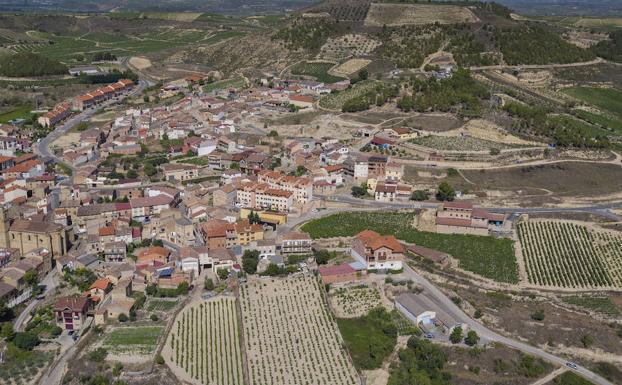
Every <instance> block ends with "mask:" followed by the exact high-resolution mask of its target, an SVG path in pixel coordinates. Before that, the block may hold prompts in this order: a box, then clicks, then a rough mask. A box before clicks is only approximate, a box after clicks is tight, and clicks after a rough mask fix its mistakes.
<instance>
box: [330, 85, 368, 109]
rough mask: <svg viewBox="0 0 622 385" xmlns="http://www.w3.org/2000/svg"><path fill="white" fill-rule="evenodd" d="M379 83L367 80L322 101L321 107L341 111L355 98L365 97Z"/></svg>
mask: <svg viewBox="0 0 622 385" xmlns="http://www.w3.org/2000/svg"><path fill="white" fill-rule="evenodd" d="M377 84H378V82H376V81H374V80H365V81H362V82H360V83H356V84H355V85H354V87H352V88H350V89H347V90H345V91H342V92H338V93H332V94H330V95H326V96H324V97H323V98H322V99H320V106H321V107H324V108H328V109H331V110H341V108H342V107H343V105H344V104H345V103H346V102H347V101H348V100H352V99H354V98H357V97H359V96H361V95H364V94H366V93H368V92H370V91H373V90H374V89H375V88H376V85H377Z"/></svg>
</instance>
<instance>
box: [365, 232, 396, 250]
mask: <svg viewBox="0 0 622 385" xmlns="http://www.w3.org/2000/svg"><path fill="white" fill-rule="evenodd" d="M356 236H357V238H359V239H360V240H361V241H362V242H363V244H364V245H365V246H366V247H369V248H370V249H372V250H378V249H379V248H381V247H387V248H389V249H391V250H392V251H393V252H396V253H402V252H404V247H403V246H402V244H401V243H399V242H398V240H397V239H396V238H395V237H394V236H392V235H380V234H378V233H377V232H375V231H372V230H363V231H361V232H360V233H358V234H357V235H356Z"/></svg>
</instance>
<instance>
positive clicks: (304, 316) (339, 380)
mask: <svg viewBox="0 0 622 385" xmlns="http://www.w3.org/2000/svg"><path fill="white" fill-rule="evenodd" d="M321 290H322V289H321V287H320V283H319V282H318V280H317V279H316V278H314V277H310V276H302V275H299V276H296V277H290V278H287V279H269V280H268V279H261V280H257V281H252V282H249V283H248V284H246V285H244V286H241V288H240V298H241V299H240V301H241V307H242V315H243V324H244V343H245V350H246V359H247V363H248V371H249V380H250V382H249V384H250V385H265V384H271V385H291V384H309V385H311V384H331V385H346V384H352V385H354V384H356V383H358V379H357V375H356V371H355V370H354V367H353V366H352V364H351V362H350V361H349V359H348V357H347V355H346V353H345V351H344V350H343V349H342V341H341V337H340V335H339V331H338V328H337V325H336V323H335V322H334V321H333V320H332V318H331V314H330V313H329V311H328V309H327V307H326V305H325V303H324V300H323V298H322V291H321Z"/></svg>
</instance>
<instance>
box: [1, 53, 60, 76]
mask: <svg viewBox="0 0 622 385" xmlns="http://www.w3.org/2000/svg"><path fill="white" fill-rule="evenodd" d="M64 74H67V67H66V66H65V65H64V64H62V63H60V62H58V61H56V60H53V59H50V58H47V57H43V56H40V55H36V54H33V53H29V52H20V53H16V54H13V55H3V56H0V75H2V76H10V77H30V76H47V75H64Z"/></svg>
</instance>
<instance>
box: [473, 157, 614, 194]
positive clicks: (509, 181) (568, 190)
mask: <svg viewBox="0 0 622 385" xmlns="http://www.w3.org/2000/svg"><path fill="white" fill-rule="evenodd" d="M462 174H463V175H464V177H465V178H466V179H467V180H468V181H470V182H472V186H471V190H474V189H475V188H477V189H480V190H511V191H515V190H517V189H522V188H534V189H546V190H548V191H550V192H552V193H553V194H555V195H558V196H573V197H585V196H599V195H607V194H613V193H616V192H619V191H620V190H622V167H620V166H618V165H614V164H609V163H607V164H599V163H589V162H563V163H554V164H547V165H539V166H528V167H516V168H508V169H498V170H478V171H475V170H464V171H463V172H462Z"/></svg>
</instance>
